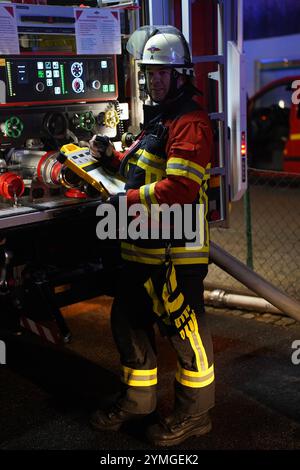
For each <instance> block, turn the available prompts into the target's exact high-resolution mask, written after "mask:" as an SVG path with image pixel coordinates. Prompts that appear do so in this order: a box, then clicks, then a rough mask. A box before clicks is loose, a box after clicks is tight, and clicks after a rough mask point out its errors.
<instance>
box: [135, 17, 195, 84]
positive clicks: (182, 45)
mask: <svg viewBox="0 0 300 470" xmlns="http://www.w3.org/2000/svg"><path fill="white" fill-rule="evenodd" d="M127 50H128V51H129V52H130V53H131V54H132V55H133V56H134V57H135V58H136V59H138V60H139V65H141V66H143V65H165V66H167V67H172V68H174V69H175V70H177V72H178V73H181V74H185V75H190V76H193V74H194V69H193V64H192V61H191V54H190V50H189V46H188V43H187V41H186V40H185V38H184V36H183V34H182V33H181V31H179V30H178V29H177V28H175V27H174V26H165V25H163V26H142V27H141V28H139V29H137V30H136V31H135V32H134V33H133V34H132V35H131V37H130V39H129V41H128V43H127Z"/></svg>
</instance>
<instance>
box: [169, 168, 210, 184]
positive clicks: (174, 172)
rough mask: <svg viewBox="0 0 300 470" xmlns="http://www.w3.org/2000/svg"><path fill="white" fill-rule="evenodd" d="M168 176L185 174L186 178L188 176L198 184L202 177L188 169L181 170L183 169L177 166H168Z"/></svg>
mask: <svg viewBox="0 0 300 470" xmlns="http://www.w3.org/2000/svg"><path fill="white" fill-rule="evenodd" d="M166 173H167V176H184V177H185V178H188V179H190V180H193V181H195V182H196V183H198V184H201V182H202V178H200V177H199V176H197V175H194V174H193V173H192V172H190V171H187V170H181V169H178V168H177V169H176V168H167V171H166Z"/></svg>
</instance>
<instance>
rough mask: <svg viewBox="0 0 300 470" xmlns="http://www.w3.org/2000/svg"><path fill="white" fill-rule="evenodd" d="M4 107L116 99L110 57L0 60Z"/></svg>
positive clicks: (113, 65)
mask: <svg viewBox="0 0 300 470" xmlns="http://www.w3.org/2000/svg"><path fill="white" fill-rule="evenodd" d="M0 65H2V66H0V80H3V81H4V82H5V84H6V103H17V102H18V103H28V104H30V103H32V104H34V103H35V102H51V101H54V102H58V101H74V102H76V101H84V100H89V101H103V100H109V99H115V98H117V77H116V70H115V62H114V57H113V56H96V57H95V56H89V57H86V56H85V57H80V56H75V57H57V56H55V57H45V56H40V57H38V58H36V57H34V58H33V57H28V58H27V57H26V58H20V56H18V57H10V58H8V57H6V58H0Z"/></svg>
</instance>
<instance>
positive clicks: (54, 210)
mask: <svg viewBox="0 0 300 470" xmlns="http://www.w3.org/2000/svg"><path fill="white" fill-rule="evenodd" d="M117 97H118V82H117V70H116V58H115V56H113V55H111V56H110V55H98V56H80V55H58V54H56V55H50V54H49V55H48V54H47V55H44V54H43V55H38V56H34V57H33V56H25V55H22V56H3V57H0V234H1V231H2V230H6V229H13V228H15V227H17V226H19V227H20V226H23V225H27V224H31V223H36V222H42V221H45V220H48V219H51V218H52V219H55V218H57V217H61V216H63V214H64V213H66V214H67V213H68V211H70V208H72V207H73V208H74V207H80V211H81V212H82V210H85V209H86V208H88V207H94V205H95V204H98V203H99V201H100V194H99V191H96V190H95V188H93V186H92V185H91V184H88V182H87V181H86V180H85V179H84V178H83V177H82V175H80V174H79V175H78V174H76V173H74V171H72V169H70V168H68V165H67V164H65V163H63V162H60V161H59V160H58V156H59V154H60V149H61V147H63V146H65V145H75V146H77V147H78V148H79V149H80V148H85V149H87V148H88V142H89V140H90V139H91V138H92V136H93V135H94V134H103V135H106V136H108V137H109V138H110V139H112V140H121V135H122V133H123V130H124V127H123V126H124V124H123V120H124V115H122V109H123V108H122V106H123V105H120V104H119V102H118V101H117ZM125 109H126V105H125ZM125 112H126V111H125Z"/></svg>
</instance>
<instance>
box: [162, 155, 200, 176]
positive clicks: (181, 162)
mask: <svg viewBox="0 0 300 470" xmlns="http://www.w3.org/2000/svg"><path fill="white" fill-rule="evenodd" d="M172 164H175V165H180V166H182V167H183V168H186V169H189V168H193V169H194V170H196V171H197V172H198V173H200V174H201V175H202V176H204V175H205V168H203V166H201V165H199V164H198V163H195V162H193V161H192V160H186V159H185V158H177V157H171V158H169V160H168V161H167V167H168V166H169V165H172Z"/></svg>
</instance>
